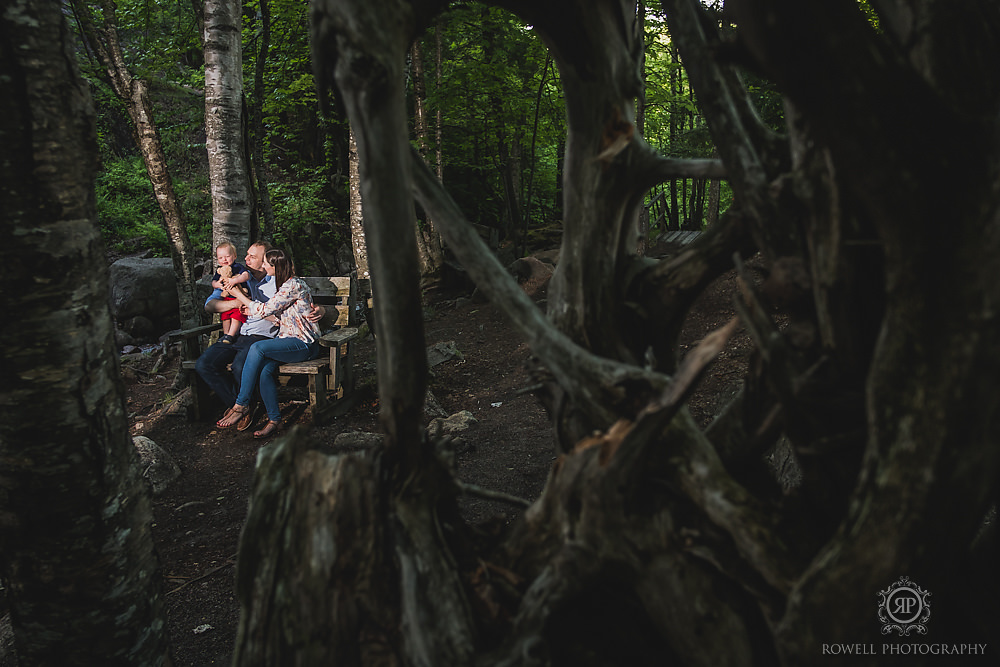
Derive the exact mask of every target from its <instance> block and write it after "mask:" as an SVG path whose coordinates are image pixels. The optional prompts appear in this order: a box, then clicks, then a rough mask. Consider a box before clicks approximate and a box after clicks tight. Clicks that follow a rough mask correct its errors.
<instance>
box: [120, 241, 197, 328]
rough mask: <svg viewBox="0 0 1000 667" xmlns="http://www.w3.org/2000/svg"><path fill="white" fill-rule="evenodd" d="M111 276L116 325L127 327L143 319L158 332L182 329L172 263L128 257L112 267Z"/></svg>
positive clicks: (162, 260) (162, 259)
mask: <svg viewBox="0 0 1000 667" xmlns="http://www.w3.org/2000/svg"><path fill="white" fill-rule="evenodd" d="M108 274H109V275H108V278H109V291H110V303H111V315H112V316H113V317H114V318H115V321H117V322H122V323H124V322H128V321H129V320H131V319H132V318H134V317H138V316H142V317H145V318H147V319H148V320H149V321H150V322H152V323H153V326H154V328H155V330H157V331H166V330H167V329H173V328H176V327H177V326H179V324H180V306H179V304H178V301H177V278H176V277H175V276H174V264H173V262H172V261H171V260H170V259H167V258H159V257H156V258H153V259H140V258H136V257H125V258H124V259H120V260H118V261H117V262H115V263H114V264H112V265H111V268H110V269H109V270H108ZM123 328H124V327H123Z"/></svg>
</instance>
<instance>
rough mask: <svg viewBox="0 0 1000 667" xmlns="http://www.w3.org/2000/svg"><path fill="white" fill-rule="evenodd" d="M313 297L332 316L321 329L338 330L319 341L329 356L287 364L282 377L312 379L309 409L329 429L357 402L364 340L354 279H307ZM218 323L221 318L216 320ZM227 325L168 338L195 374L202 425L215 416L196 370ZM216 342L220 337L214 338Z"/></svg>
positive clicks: (193, 412)
mask: <svg viewBox="0 0 1000 667" xmlns="http://www.w3.org/2000/svg"><path fill="white" fill-rule="evenodd" d="M301 278H302V280H303V281H305V283H306V284H307V285H308V286H309V290H310V291H311V292H312V296H313V301H314V302H315V303H317V304H318V305H321V306H323V307H324V308H326V310H327V315H326V317H324V318H323V321H322V322H321V323H320V325H321V326H322V327H323V328H324V330H325V329H327V328H329V327H331V326H337V327H338V328H337V329H335V330H333V331H330V332H328V333H326V334H324V335H323V336H322V337H321V338H320V339H319V344H320V345H321V346H322V347H325V348H328V349H329V354H322V353H321V354H320V356H319V357H318V358H316V359H312V360H310V361H301V362H298V363H292V364H282V365H281V366H280V367H279V368H278V375H279V376H282V375H284V376H295V375H305V376H306V377H307V378H308V386H309V405H310V406H311V408H312V415H313V421H314V423H316V424H323V423H325V422H327V421H329V419H331V418H332V417H335V416H338V415H342V414H344V412H346V411H347V410H348V409H349V408H350V407H351V405H352V404H353V401H354V345H353V343H354V341H355V340H356V339H357V338H358V327H357V320H358V317H357V312H356V306H357V298H358V286H357V282H356V281H355V280H354V279H352V278H351V277H350V276H324V277H313V276H302V277H301ZM216 317H218V316H216ZM221 328H222V324H221V323H219V322H215V323H214V324H208V325H205V326H202V327H195V328H194V329H187V330H186V331H179V332H176V333H173V334H170V336H169V337H168V338H167V344H168V345H169V344H173V343H180V346H181V368H183V369H184V370H187V371H191V376H192V377H191V382H190V386H191V399H192V400H191V409H190V412H189V416H190V417H191V419H193V420H201V419H203V418H204V417H205V416H207V415H208V414H209V410H210V409H211V402H210V399H209V394H210V391H209V389H208V387H207V386H206V385H205V383H204V382H203V381H202V379H201V376H199V375H198V373H197V372H195V364H196V363H197V361H198V357H199V356H200V355H201V353H202V350H203V349H204V347H207V344H208V343H209V340H208V335H209V334H212V333H214V332H217V331H219V330H220V329H221ZM213 338H214V337H213Z"/></svg>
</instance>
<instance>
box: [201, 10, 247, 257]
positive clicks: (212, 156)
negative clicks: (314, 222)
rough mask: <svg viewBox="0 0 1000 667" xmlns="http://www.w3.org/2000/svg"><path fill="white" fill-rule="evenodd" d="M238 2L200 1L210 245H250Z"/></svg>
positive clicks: (241, 248) (239, 247) (239, 246)
mask: <svg viewBox="0 0 1000 667" xmlns="http://www.w3.org/2000/svg"><path fill="white" fill-rule="evenodd" d="M241 8H242V3H240V2H239V1H238V0H206V2H205V144H206V147H207V149H208V177H209V181H210V182H211V187H212V243H213V246H218V244H220V243H222V242H223V241H230V242H232V243H233V244H235V245H236V248H237V252H245V251H246V249H247V248H248V247H249V246H250V241H251V238H250V230H251V223H252V220H251V218H252V214H253V197H252V196H251V193H250V174H249V171H248V169H247V156H246V153H245V151H244V143H243V125H244V123H243V120H244V116H243V47H242V44H241V41H240V35H241V23H242V17H241Z"/></svg>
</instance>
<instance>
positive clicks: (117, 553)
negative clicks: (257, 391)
mask: <svg viewBox="0 0 1000 667" xmlns="http://www.w3.org/2000/svg"><path fill="white" fill-rule="evenodd" d="M306 26H308V29H307V28H306ZM0 28H2V33H0V39H2V47H3V51H2V53H3V61H2V66H0V100H2V101H0V118H2V119H3V120H2V122H0V143H2V145H3V146H4V157H3V159H2V161H0V168H2V172H0V181H2V186H0V187H2V189H0V210H2V228H0V229H2V234H3V237H2V241H3V244H4V247H6V248H8V249H9V251H10V257H9V260H8V271H9V272H10V275H11V276H12V277H13V278H12V286H15V287H16V286H18V285H20V286H21V287H22V288H21V289H12V290H8V291H7V292H6V293H5V310H6V312H7V313H8V317H7V318H6V320H5V321H4V323H3V324H2V325H0V346H2V348H3V349H4V364H3V369H2V376H0V424H2V425H0V536H2V546H0V586H2V590H0V593H2V594H3V596H4V604H5V605H6V608H7V609H8V610H9V612H8V614H9V622H10V627H11V629H12V631H13V636H14V641H15V646H16V651H17V654H18V660H19V662H18V664H20V665H43V664H55V663H56V662H58V663H59V664H80V665H85V664H95V661H105V662H108V663H114V664H118V663H120V664H170V657H169V656H170V651H171V649H170V646H169V637H168V633H167V632H166V630H165V627H166V625H165V612H164V603H163V582H162V581H161V577H160V573H159V569H158V563H157V556H156V553H155V551H154V550H153V548H152V538H151V536H150V516H151V511H150V502H151V501H150V499H149V494H148V489H147V488H146V486H145V482H144V481H143V480H142V478H141V476H140V473H141V471H139V470H138V468H137V463H136V454H135V451H134V447H133V445H132V443H131V440H130V438H129V433H128V423H127V421H128V420H127V415H126V413H125V410H124V405H125V403H124V395H123V385H122V380H121V376H120V367H119V350H118V349H117V348H116V347H115V344H114V341H115V335H116V329H117V328H118V326H117V323H115V322H114V321H113V320H112V318H111V315H110V313H109V310H108V307H107V294H108V286H107V272H106V266H107V264H108V263H109V261H110V259H113V258H114V257H116V256H118V255H119V254H132V253H135V252H137V251H141V250H145V249H149V250H150V251H151V252H152V253H153V254H160V255H162V256H169V257H171V259H172V261H173V266H174V268H175V273H176V275H177V292H178V302H179V308H178V311H179V312H178V323H179V324H180V325H182V326H188V325H191V324H197V323H200V322H201V320H202V319H203V317H204V315H202V313H201V305H200V301H199V299H198V298H197V296H196V287H195V286H196V283H197V281H198V280H199V279H201V280H203V276H204V275H205V273H206V272H210V271H211V267H210V266H207V265H206V264H205V263H204V260H205V259H206V258H207V257H210V255H211V252H212V248H213V247H214V246H215V245H217V243H219V242H220V241H221V240H226V239H228V240H231V241H233V242H234V243H236V245H237V246H238V247H240V248H241V249H244V248H245V247H246V246H247V245H248V243H249V242H250V241H252V240H256V239H258V238H263V239H267V240H269V241H271V242H273V243H275V244H277V245H281V246H285V247H287V248H289V249H290V250H291V251H292V253H293V256H294V257H295V261H296V264H297V266H298V268H299V273H300V274H304V275H308V274H318V275H332V274H348V273H353V274H354V275H355V276H356V277H357V278H359V279H362V280H368V279H370V280H371V287H372V290H373V293H374V295H375V300H374V308H375V310H374V317H375V321H376V322H377V326H378V336H377V339H376V342H375V356H376V370H375V375H376V379H375V383H376V387H377V392H378V406H379V416H378V427H379V429H380V431H381V435H382V439H381V441H380V443H379V444H378V445H377V446H375V447H372V448H370V449H366V450H364V451H357V452H328V451H324V450H323V449H322V448H318V447H316V446H315V445H314V443H310V441H309V439H308V438H307V437H306V436H305V435H304V434H303V431H300V430H296V431H293V432H291V433H290V434H289V435H288V436H287V437H284V438H281V439H279V440H278V441H276V442H275V443H273V444H272V445H269V446H268V447H266V448H263V449H261V451H260V455H259V457H258V461H257V467H256V471H255V476H254V481H253V487H252V490H251V498H250V501H249V507H248V510H247V515H246V520H245V523H244V524H243V525H242V526H241V537H240V547H239V551H240V553H239V558H238V563H237V564H236V581H235V590H236V597H237V599H238V603H239V608H240V620H239V627H238V630H237V634H236V641H235V645H234V649H233V664H234V665H273V664H292V663H294V662H301V663H303V664H325V663H327V662H336V663H337V664H358V665H362V664H364V665H367V664H387V665H411V664H412V665H460V664H469V665H472V664H476V665H560V664H574V665H616V664H621V665H625V664H628V665H639V664H649V665H654V664H664V663H670V664H682V665H706V666H707V665H722V664H726V665H773V664H782V665H813V664H847V665H866V664H871V665H875V664H878V665H882V664H890V663H891V662H892V661H894V660H895V659H896V658H894V657H893V655H899V654H903V655H904V656H905V657H903V658H900V659H901V660H905V664H932V663H934V661H935V660H936V659H937V658H936V657H935V655H934V654H933V653H932V652H931V651H930V650H927V651H922V650H921V649H920V647H922V646H923V647H926V646H935V645H936V646H938V647H940V646H945V645H946V646H949V647H950V646H966V647H968V646H975V647H979V646H983V647H984V648H983V649H982V650H981V651H979V650H978V649H977V652H976V653H975V654H974V655H970V656H967V657H968V659H969V660H970V661H973V664H978V663H976V662H975V661H977V660H978V661H979V662H980V663H983V664H985V662H987V661H989V660H991V659H992V658H991V657H990V656H994V658H995V655H996V650H997V647H996V646H995V644H994V639H995V637H996V635H997V628H998V627H1000V619H998V615H997V611H996V608H995V607H996V605H995V604H994V600H995V599H996V595H997V593H998V592H1000V585H998V581H997V575H996V568H995V565H994V563H995V561H996V556H997V535H996V522H995V503H996V499H997V491H998V470H1000V448H998V447H997V435H998V434H997V426H996V421H995V419H994V418H993V415H995V414H996V413H997V408H998V403H1000V391H998V388H997V382H996V378H997V377H998V372H1000V330H998V327H997V326H996V319H997V315H996V308H997V303H1000V287H998V283H997V281H996V280H995V277H996V275H997V274H998V270H1000V135H998V133H1000V76H998V75H1000V72H998V71H997V70H998V68H1000V7H998V6H997V4H996V3H995V2H991V1H988V0H958V1H956V0H925V1H921V2H916V1H913V2H908V1H905V0H868V1H866V2H858V1H855V0H836V1H831V2H827V3H822V4H821V5H820V4H819V3H816V5H814V4H813V3H801V2H797V1H794V0H728V1H726V2H699V1H697V0H663V2H661V3H659V4H658V5H657V6H655V7H652V6H651V7H647V6H646V5H645V3H642V2H639V3H636V2H629V1H626V0H589V1H585V0H548V1H540V0H531V1H528V0H497V1H495V2H486V3H452V2H444V1H442V0H412V1H404V0H391V1H387V2H385V3H372V2H364V1H361V0H315V1H314V2H312V3H310V4H309V5H308V6H306V5H304V4H302V3H298V2H286V3H272V2H267V1H265V0H261V1H260V2H258V3H247V4H245V5H240V4H239V3H234V2H230V1H229V0H208V1H206V2H205V3H203V4H202V3H193V4H191V5H182V4H163V5H161V4H158V3H130V2H121V3H118V4H113V3H111V2H93V3H88V2H79V1H77V2H69V3H66V4H52V3H44V2H37V1H27V0H26V1H25V2H21V3H17V4H15V5H12V6H11V7H10V8H9V9H7V10H5V14H4V16H3V19H2V22H0ZM678 229H685V230H696V231H700V232H701V234H700V236H699V237H698V239H697V240H696V241H695V242H694V243H692V244H691V245H689V246H685V247H684V248H682V249H677V248H675V249H671V250H670V251H669V252H666V253H659V252H655V253H654V252H651V251H650V250H651V249H652V248H653V247H654V246H655V244H656V241H657V239H659V238H661V237H662V235H663V234H664V233H666V232H669V231H671V230H678ZM553 246H556V247H558V260H557V261H556V263H555V269H554V272H553V274H552V277H551V280H550V282H549V283H548V286H547V292H546V295H545V299H544V300H535V299H532V298H531V297H530V296H529V295H528V294H526V293H525V291H524V290H523V289H522V288H521V286H520V285H519V284H518V281H517V276H516V275H515V273H516V270H515V271H512V263H513V262H514V261H515V260H517V259H518V258H522V257H525V256H529V255H531V254H533V253H536V252H537V251H539V250H550V249H551V248H552V247H553ZM730 273H732V275H733V277H734V278H733V279H734V281H735V282H736V284H737V285H738V288H737V289H736V290H735V291H734V295H733V299H732V305H731V307H732V310H733V311H734V315H735V316H734V317H733V318H732V319H731V320H730V321H729V322H728V323H726V324H723V325H722V326H720V327H718V328H717V329H716V330H715V331H713V332H710V333H708V334H707V335H705V336H703V337H702V338H701V340H700V341H696V342H693V343H692V345H687V344H683V345H682V344H681V342H680V341H681V332H682V331H683V330H684V326H685V322H686V321H687V319H688V318H689V316H690V315H691V313H692V310H693V305H694V304H695V303H696V302H697V301H698V299H699V297H700V296H702V295H703V294H704V293H705V292H706V290H707V289H708V288H709V286H711V285H713V284H717V283H716V281H717V280H719V278H720V277H721V276H724V275H728V274H730ZM458 281H461V284H465V285H468V286H470V288H471V286H472V285H474V286H475V290H476V293H477V295H478V296H481V297H483V298H486V299H488V300H489V301H490V304H491V307H493V308H496V310H497V311H498V312H500V313H503V314H504V315H505V316H506V318H507V320H508V321H509V323H510V326H511V327H512V329H513V330H514V331H516V335H517V336H519V337H520V338H521V339H522V340H523V342H524V343H525V344H526V345H527V346H528V347H529V348H530V352H531V354H530V357H529V358H528V359H527V361H526V380H525V386H524V388H523V392H524V393H530V394H531V395H532V396H533V397H534V398H535V399H537V401H538V402H539V403H540V404H541V405H542V406H543V407H544V409H545V413H546V416H547V418H548V420H549V424H550V426H551V437H552V443H553V449H554V455H555V457H556V458H555V460H554V461H553V463H552V467H551V470H550V472H549V475H548V478H547V481H546V483H545V486H544V488H543V489H542V490H541V491H540V493H539V494H538V496H537V497H536V498H532V499H530V500H531V501H532V502H531V504H530V506H529V507H528V508H527V509H526V510H525V511H524V512H523V513H522V514H520V515H519V516H518V517H517V519H516V520H514V521H512V522H511V523H510V524H508V525H506V526H503V527H502V528H499V529H497V530H495V531H494V532H486V533H484V530H483V526H480V525H476V523H475V522H473V521H470V520H468V518H467V517H465V516H463V515H462V513H461V512H460V511H459V504H458V497H459V495H460V492H461V488H462V486H461V484H460V483H457V482H456V469H455V465H454V463H455V462H454V457H453V456H452V455H451V454H450V453H449V452H450V451H451V449H450V448H451V447H452V442H451V439H450V438H449V437H447V436H445V435H443V434H442V433H441V432H440V431H439V430H435V429H432V428H428V424H427V420H426V419H425V414H424V401H425V397H426V396H427V388H428V385H429V383H430V382H431V381H432V378H431V375H430V373H429V370H428V367H427V360H426V355H425V347H426V342H427V341H426V330H427V324H426V323H425V319H426V318H425V310H424V307H425V305H426V304H427V303H428V301H429V300H431V298H432V297H433V295H434V294H435V293H436V292H438V291H441V290H446V289H448V287H449V286H454V285H455V284H456V283H457V282H458ZM737 332H741V333H745V334H746V335H747V336H748V337H749V339H750V340H751V341H752V343H753V348H754V350H753V353H752V354H751V356H750V359H749V362H748V363H747V364H746V369H745V374H744V377H743V379H742V381H741V383H740V386H739V390H738V391H736V392H735V394H733V395H731V396H726V400H725V401H724V402H722V404H721V405H720V407H719V408H718V410H717V414H716V415H715V416H714V418H712V419H710V420H706V421H698V420H695V419H694V418H693V417H692V412H691V410H690V409H689V406H688V402H689V400H690V399H691V397H692V395H693V394H694V392H695V390H696V389H697V387H698V386H699V383H700V382H701V381H702V380H703V378H704V377H705V375H706V374H711V373H712V372H713V371H712V368H713V367H712V364H713V361H714V360H715V359H716V358H717V357H719V356H720V355H723V354H725V353H726V350H727V349H729V348H731V346H732V345H733V344H734V343H733V337H734V336H735V335H736V334H737ZM695 343H696V344H695ZM182 381H183V377H179V378H178V384H180V383H181V382H182ZM776 471H784V472H783V473H782V474H779V473H778V472H776ZM482 573H489V575H490V576H489V577H487V579H486V580H485V581H484V580H483V579H482V578H481V575H482ZM897 589H901V590H897ZM928 593H929V595H928ZM898 595H909V597H908V598H907V600H908V601H909V603H910V605H909V606H906V605H904V606H906V608H911V607H916V608H917V609H919V610H920V613H918V614H914V615H910V616H905V615H903V614H900V613H899V610H900V609H901V607H899V606H898V605H893V604H892V601H891V600H892V599H897V596H898ZM484 600H488V601H489V602H490V603H491V604H490V605H485V606H484V605H483V604H482V603H483V601H484ZM931 612H933V613H931ZM580 628H586V629H587V631H586V632H581V631H580ZM623 629H627V632H625V631H623ZM846 645H866V646H869V645H870V646H873V647H879V648H880V649H881V650H880V651H879V652H878V653H877V654H876V653H874V652H873V653H872V654H868V655H860V656H859V655H850V656H845V655H843V652H838V651H833V652H831V651H829V650H828V649H829V647H830V646H836V647H840V646H846ZM882 647H895V648H893V649H892V651H890V653H892V654H893V655H889V656H886V655H884V654H883V653H884V652H885V649H884V648H882ZM893 651H894V653H893ZM67 656H68V658H67Z"/></svg>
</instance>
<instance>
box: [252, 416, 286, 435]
mask: <svg viewBox="0 0 1000 667" xmlns="http://www.w3.org/2000/svg"><path fill="white" fill-rule="evenodd" d="M280 425H281V422H276V421H273V420H270V419H269V420H267V426H265V427H264V428H262V429H261V430H259V431H254V432H253V437H255V438H266V437H268V436H270V435H272V434H273V433H274V432H275V431H277V430H278V426H280Z"/></svg>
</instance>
